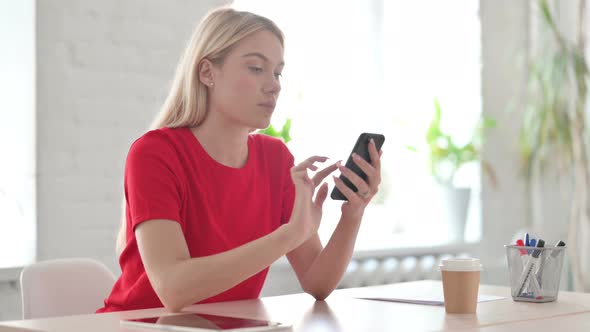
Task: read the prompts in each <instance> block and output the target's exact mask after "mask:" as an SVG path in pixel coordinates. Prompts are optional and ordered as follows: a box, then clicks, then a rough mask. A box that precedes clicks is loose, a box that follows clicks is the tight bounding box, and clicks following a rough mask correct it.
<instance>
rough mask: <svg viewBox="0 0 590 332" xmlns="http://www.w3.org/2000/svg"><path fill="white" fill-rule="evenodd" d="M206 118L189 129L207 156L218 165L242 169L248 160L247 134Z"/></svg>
mask: <svg viewBox="0 0 590 332" xmlns="http://www.w3.org/2000/svg"><path fill="white" fill-rule="evenodd" d="M210 115H211V114H209V116H207V118H206V119H205V121H203V123H202V124H201V125H199V126H198V127H195V128H191V131H192V132H193V135H195V137H197V139H198V140H199V142H200V143H201V146H203V148H204V149H205V151H207V153H208V154H209V156H211V158H213V159H214V160H215V161H217V162H218V163H220V164H223V165H225V166H228V167H233V168H242V167H243V166H244V165H245V164H246V161H247V160H248V133H249V131H248V130H247V129H245V128H238V127H236V126H232V125H231V124H228V123H227V122H226V121H221V119H215V118H214V117H212V116H210Z"/></svg>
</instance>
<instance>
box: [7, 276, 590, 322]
mask: <svg viewBox="0 0 590 332" xmlns="http://www.w3.org/2000/svg"><path fill="white" fill-rule="evenodd" d="M371 288H377V289H381V290H382V291H383V292H387V293H388V294H390V295H392V296H403V295H404V294H407V293H412V294H416V293H421V294H423V293H428V292H440V291H441V284H440V282H439V281H417V282H410V283H399V284H394V285H386V286H377V287H371ZM362 291H363V289H362V288H356V289H345V290H338V291H336V292H334V293H333V294H332V295H331V296H330V297H329V298H328V299H327V300H326V301H319V302H316V301H315V300H314V299H313V298H312V297H311V296H309V295H306V294H294V295H284V296H276V297H267V298H263V299H260V300H249V301H236V302H225V303H212V304H203V305H194V306H191V307H188V308H187V309H186V310H185V311H187V312H200V313H209V314H221V315H231V316H236V317H244V318H260V319H269V320H275V321H279V322H284V323H290V324H293V330H294V331H326V332H337V331H343V332H344V331H346V332H348V331H361V332H364V331H472V330H481V331H485V332H488V331H523V330H522V328H527V327H528V328H531V330H530V331H533V328H534V331H535V332H538V331H552V332H554V331H555V330H556V329H560V328H561V330H562V331H568V332H569V331H577V330H579V331H589V329H588V326H589V325H590V294H582V293H571V292H561V293H560V294H559V299H558V300H557V301H556V302H551V303H540V304H536V303H523V302H514V301H512V299H511V298H510V294H509V288H507V287H497V286H485V285H482V286H481V287H480V293H482V294H490V295H500V296H505V297H506V299H504V300H497V301H490V302H482V303H479V304H478V309H477V314H473V315H470V314H465V315H457V314H454V315H449V314H446V313H445V310H444V307H442V306H425V305H416V304H403V303H395V302H384V301H372V300H361V299H356V298H354V297H353V296H356V295H360V294H361V293H362ZM162 313H164V309H162V308H158V309H147V310H135V311H125V312H118V313H108V314H99V315H82V316H70V317H56V318H45V319H35V320H21V321H6V322H0V331H4V330H3V329H2V328H6V331H10V330H11V329H9V328H8V327H18V328H25V329H32V330H39V331H56V332H57V331H59V332H69V331H76V332H78V331H90V332H93V331H101V332H110V331H129V332H130V331H146V332H147V331H151V332H153V331H155V330H153V329H149V330H137V329H124V328H121V327H120V325H119V321H120V320H121V319H123V318H142V317H149V316H155V315H160V314H162ZM564 324H570V325H569V327H567V328H565V329H564V326H566V325H564ZM578 327H579V328H578Z"/></svg>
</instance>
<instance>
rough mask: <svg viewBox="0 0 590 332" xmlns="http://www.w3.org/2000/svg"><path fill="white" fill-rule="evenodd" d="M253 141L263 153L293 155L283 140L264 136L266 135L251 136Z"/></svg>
mask: <svg viewBox="0 0 590 332" xmlns="http://www.w3.org/2000/svg"><path fill="white" fill-rule="evenodd" d="M250 139H252V140H253V141H254V142H255V143H256V145H257V146H258V148H259V149H260V150H262V151H263V152H273V153H276V152H280V153H282V154H291V152H289V148H287V145H286V144H285V142H283V140H282V139H280V138H276V137H272V136H268V135H264V134H250Z"/></svg>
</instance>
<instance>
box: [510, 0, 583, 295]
mask: <svg viewBox="0 0 590 332" xmlns="http://www.w3.org/2000/svg"><path fill="white" fill-rule="evenodd" d="M537 4H538V8H539V10H540V14H541V15H540V16H541V19H542V23H543V28H544V29H545V30H544V31H543V32H546V34H545V35H544V36H547V37H548V38H547V39H546V40H544V42H545V43H544V44H543V45H541V47H540V48H539V50H540V51H539V52H531V56H530V58H529V79H528V91H527V108H526V111H525V116H524V121H523V124H522V128H521V132H520V152H521V158H522V161H523V174H524V176H525V179H526V182H527V188H528V192H529V195H532V189H531V188H532V184H533V183H534V182H535V179H536V177H537V176H539V175H542V174H545V173H546V171H547V170H548V169H552V170H555V171H556V173H555V174H556V175H557V179H558V181H560V182H561V183H562V184H564V185H565V186H567V188H570V189H571V195H572V197H571V208H570V211H571V212H570V222H569V231H568V233H569V240H568V248H569V250H570V254H571V257H572V271H573V274H574V286H575V288H576V289H577V290H583V289H584V287H583V280H585V279H587V278H586V277H585V276H584V275H583V273H582V271H581V269H580V266H581V260H580V255H579V253H578V251H579V249H580V248H578V242H577V241H578V233H579V231H580V229H579V227H580V225H584V224H585V225H586V226H588V225H590V216H589V213H590V210H589V209H590V206H589V200H588V199H589V194H590V192H589V191H588V190H589V189H590V169H589V161H588V147H589V144H588V131H587V129H586V126H587V121H588V118H587V115H586V100H587V97H588V79H589V78H590V75H589V72H588V65H587V61H586V55H585V49H586V40H585V39H586V36H585V31H586V24H585V17H584V14H585V13H586V10H585V8H586V0H580V1H579V2H578V5H579V8H578V15H579V16H578V19H577V20H575V21H574V23H575V24H577V27H576V31H577V33H576V35H575V37H574V38H566V36H565V35H564V33H563V32H562V31H560V29H559V27H558V24H557V22H556V20H555V15H554V14H553V12H552V10H551V6H550V5H549V2H548V1H547V0H538V2H537ZM556 4H558V5H559V2H556ZM529 197H530V196H529ZM582 241H587V239H584V240H582Z"/></svg>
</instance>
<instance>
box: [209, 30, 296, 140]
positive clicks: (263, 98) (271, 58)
mask: <svg viewBox="0 0 590 332" xmlns="http://www.w3.org/2000/svg"><path fill="white" fill-rule="evenodd" d="M283 66H284V61H283V47H282V46H281V43H280V41H279V39H278V38H277V37H276V36H275V35H274V34H273V33H271V32H269V31H267V30H262V31H258V32H256V33H254V34H252V35H251V36H249V37H247V38H244V39H243V40H242V41H241V42H239V43H238V44H237V45H236V46H235V47H234V48H233V49H232V50H231V51H230V52H229V54H228V55H227V56H226V58H225V60H224V61H223V63H222V64H221V65H219V66H215V65H214V66H212V80H213V83H214V85H213V86H212V87H211V86H210V87H209V89H210V90H209V91H210V94H209V95H210V105H209V106H210V111H213V112H216V113H218V114H217V115H221V116H223V117H224V118H225V120H226V121H230V122H233V123H234V124H235V125H237V126H240V127H241V126H243V127H245V128H248V129H260V128H266V127H268V125H269V124H270V119H271V116H272V113H273V111H274V109H275V104H276V102H277V98H278V97H279V92H280V91H281V83H280V75H281V72H282V70H283Z"/></svg>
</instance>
